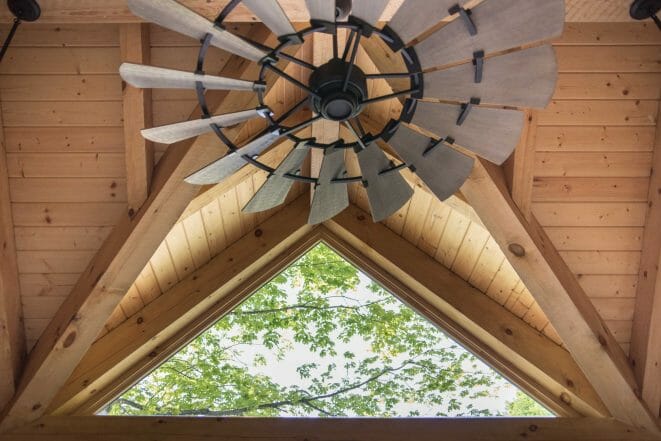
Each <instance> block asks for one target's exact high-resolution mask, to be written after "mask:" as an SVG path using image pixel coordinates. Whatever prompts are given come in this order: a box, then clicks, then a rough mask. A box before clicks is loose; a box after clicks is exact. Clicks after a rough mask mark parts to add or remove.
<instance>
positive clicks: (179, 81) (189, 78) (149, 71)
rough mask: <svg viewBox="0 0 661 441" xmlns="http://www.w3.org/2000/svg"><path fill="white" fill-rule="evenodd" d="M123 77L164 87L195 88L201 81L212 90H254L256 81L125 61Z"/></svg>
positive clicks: (146, 85) (141, 84)
mask: <svg viewBox="0 0 661 441" xmlns="http://www.w3.org/2000/svg"><path fill="white" fill-rule="evenodd" d="M119 73H120V75H121V76H122V79H124V81H126V82H127V83H129V84H130V85H132V86H133V87H141V88H163V89H193V90H194V89H195V88H196V87H197V84H198V83H201V84H202V86H204V88H205V89H211V90H246V91H252V90H253V88H254V86H255V83H253V82H252V81H244V80H237V79H234V78H226V77H219V76H215V75H204V74H196V73H194V72H184V71H180V70H173V69H165V68H162V67H154V66H145V65H142V64H134V63H123V64H122V65H121V66H120V67H119Z"/></svg>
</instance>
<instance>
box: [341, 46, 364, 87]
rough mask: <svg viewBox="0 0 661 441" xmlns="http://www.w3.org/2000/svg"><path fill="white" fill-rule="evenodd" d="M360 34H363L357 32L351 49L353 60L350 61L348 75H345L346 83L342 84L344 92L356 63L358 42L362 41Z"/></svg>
mask: <svg viewBox="0 0 661 441" xmlns="http://www.w3.org/2000/svg"><path fill="white" fill-rule="evenodd" d="M360 35H361V34H359V33H356V39H355V40H354V42H353V50H352V51H351V60H350V61H349V67H348V68H347V75H346V76H345V77H344V85H343V86H342V92H346V91H347V87H349V80H350V79H351V72H352V71H353V66H354V64H356V55H357V54H358V43H360Z"/></svg>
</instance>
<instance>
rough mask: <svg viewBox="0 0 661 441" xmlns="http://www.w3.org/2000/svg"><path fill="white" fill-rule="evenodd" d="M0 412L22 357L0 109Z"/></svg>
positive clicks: (7, 180) (22, 344)
mask: <svg viewBox="0 0 661 441" xmlns="http://www.w3.org/2000/svg"><path fill="white" fill-rule="evenodd" d="M0 244H1V247H0V409H2V408H4V406H5V405H6V404H7V403H8V402H9V400H10V399H11V397H12V396H13V395H14V392H15V386H16V383H17V382H18V378H19V376H20V374H21V371H22V368H23V361H24V358H25V335H24V334H25V333H24V328H23V312H22V308H21V293H20V286H19V283H18V265H17V262H16V245H15V242H14V222H13V220H12V214H11V199H10V196H9V179H8V177H7V152H6V150H5V140H4V129H3V124H2V111H1V110H0Z"/></svg>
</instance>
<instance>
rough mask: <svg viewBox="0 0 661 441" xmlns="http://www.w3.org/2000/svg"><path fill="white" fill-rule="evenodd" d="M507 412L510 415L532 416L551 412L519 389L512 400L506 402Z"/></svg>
mask: <svg viewBox="0 0 661 441" xmlns="http://www.w3.org/2000/svg"><path fill="white" fill-rule="evenodd" d="M507 413H508V414H509V415H511V416H520V417H534V416H551V415H552V414H551V412H549V411H548V410H546V408H544V407H542V405H541V404H539V403H538V402H537V401H535V400H533V399H532V398H530V397H529V396H528V395H526V394H524V393H523V392H521V391H517V393H516V398H515V399H514V401H512V402H509V403H507Z"/></svg>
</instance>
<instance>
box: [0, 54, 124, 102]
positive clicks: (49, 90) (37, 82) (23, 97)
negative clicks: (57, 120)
mask: <svg viewBox="0 0 661 441" xmlns="http://www.w3.org/2000/svg"><path fill="white" fill-rule="evenodd" d="M12 44H13V42H12ZM0 92H1V93H2V99H3V101H6V102H12V101H121V99H122V81H121V79H120V77H119V75H117V74H115V75H49V76H48V80H47V81H44V76H43V75H3V76H2V83H0Z"/></svg>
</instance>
